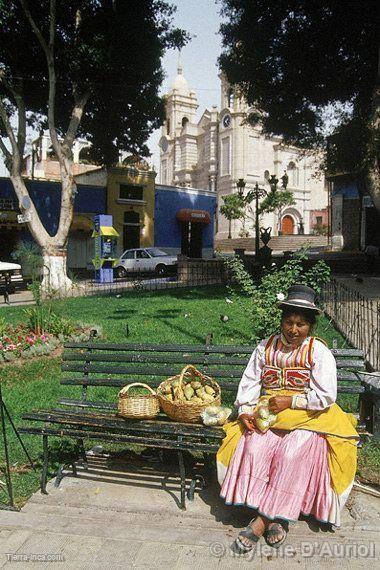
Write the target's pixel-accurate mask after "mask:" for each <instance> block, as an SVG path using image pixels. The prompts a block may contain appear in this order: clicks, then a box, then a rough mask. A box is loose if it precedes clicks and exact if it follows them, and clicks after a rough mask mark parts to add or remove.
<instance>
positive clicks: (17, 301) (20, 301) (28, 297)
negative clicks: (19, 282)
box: [0, 290, 34, 308]
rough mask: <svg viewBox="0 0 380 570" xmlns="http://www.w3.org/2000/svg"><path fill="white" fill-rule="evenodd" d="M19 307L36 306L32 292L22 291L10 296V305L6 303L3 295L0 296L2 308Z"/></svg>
mask: <svg viewBox="0 0 380 570" xmlns="http://www.w3.org/2000/svg"><path fill="white" fill-rule="evenodd" d="M17 305H34V300H33V295H32V293H31V291H27V290H22V291H16V293H12V295H10V296H9V305H7V304H6V303H4V297H3V296H2V295H1V296H0V308H1V307H4V308H6V307H15V306H17Z"/></svg>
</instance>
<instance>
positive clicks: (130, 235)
mask: <svg viewBox="0 0 380 570" xmlns="http://www.w3.org/2000/svg"><path fill="white" fill-rule="evenodd" d="M136 247H140V214H139V213H138V212H133V211H129V212H124V224H123V251H125V250H126V249H134V248H136Z"/></svg>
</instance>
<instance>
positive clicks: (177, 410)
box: [157, 364, 221, 424]
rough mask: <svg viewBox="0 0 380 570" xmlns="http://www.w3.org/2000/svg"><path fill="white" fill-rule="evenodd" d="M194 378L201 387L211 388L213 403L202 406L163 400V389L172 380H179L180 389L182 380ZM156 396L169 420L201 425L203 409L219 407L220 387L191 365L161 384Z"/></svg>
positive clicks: (187, 402) (188, 402)
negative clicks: (213, 395) (213, 394)
mask: <svg viewBox="0 0 380 570" xmlns="http://www.w3.org/2000/svg"><path fill="white" fill-rule="evenodd" d="M185 377H187V378H194V379H195V378H196V379H197V380H198V381H199V382H201V384H202V386H204V385H206V384H207V385H209V386H212V388H213V389H214V392H215V398H214V401H213V402H207V403H206V402H205V403H204V404H199V403H192V402H191V401H186V402H184V401H179V400H173V401H171V400H168V399H167V398H165V394H164V391H165V388H166V386H167V384H171V383H172V382H173V381H174V380H177V379H178V380H179V388H182V385H183V380H184V378H185ZM157 395H158V399H159V401H160V406H161V409H162V411H163V412H165V414H166V415H167V416H169V418H171V419H172V420H174V421H176V422H184V423H191V424H195V423H198V422H199V423H201V413H202V412H203V410H204V409H205V408H207V407H208V406H220V403H221V400H220V386H219V384H218V383H217V382H216V381H215V380H214V379H213V378H210V377H209V376H206V375H205V374H202V372H200V371H199V370H197V369H196V368H195V367H194V366H192V365H191V364H188V365H187V366H185V367H184V368H183V370H182V372H181V374H177V375H176V376H172V377H171V378H168V379H167V380H164V382H161V384H160V385H159V387H158V388H157Z"/></svg>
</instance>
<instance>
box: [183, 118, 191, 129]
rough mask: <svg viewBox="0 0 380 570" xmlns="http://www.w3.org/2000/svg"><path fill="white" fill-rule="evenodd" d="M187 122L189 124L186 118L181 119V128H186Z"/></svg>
mask: <svg viewBox="0 0 380 570" xmlns="http://www.w3.org/2000/svg"><path fill="white" fill-rule="evenodd" d="M188 122H189V119H188V118H187V117H183V118H182V127H186V125H187V123H188Z"/></svg>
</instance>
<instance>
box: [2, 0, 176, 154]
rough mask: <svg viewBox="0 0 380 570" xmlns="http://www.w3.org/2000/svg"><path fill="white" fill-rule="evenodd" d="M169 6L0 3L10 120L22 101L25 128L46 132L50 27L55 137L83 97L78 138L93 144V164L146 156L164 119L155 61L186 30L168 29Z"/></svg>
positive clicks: (97, 0) (78, 0)
mask: <svg viewBox="0 0 380 570" xmlns="http://www.w3.org/2000/svg"><path fill="white" fill-rule="evenodd" d="M174 9H175V8H174V7H173V6H171V5H170V4H168V3H166V2H164V1H161V0H139V2H125V1H121V0H72V1H70V2H66V1H63V0H57V1H55V0H40V1H39V2H33V3H28V2H27V0H19V1H16V0H13V1H9V2H6V3H0V22H1V28H0V71H1V77H2V81H1V82H0V97H1V99H3V100H6V109H7V113H8V115H10V114H11V113H12V112H13V113H16V111H17V107H18V103H19V104H20V103H21V102H22V106H23V107H24V108H25V110H26V112H27V113H28V116H29V123H30V124H31V125H33V126H34V127H35V128H37V129H39V128H40V127H45V128H46V127H47V123H46V116H47V103H48V91H49V81H51V80H52V77H51V76H50V77H49V73H48V68H47V61H46V53H44V49H43V47H42V46H41V42H40V39H41V38H39V34H40V35H41V36H42V38H43V39H44V41H45V42H46V44H47V47H48V46H49V35H50V31H51V26H53V27H54V29H55V33H54V55H53V59H54V61H53V63H54V80H55V92H54V111H55V125H56V128H57V131H58V134H60V135H61V136H62V137H64V136H66V135H67V133H68V128H69V123H70V119H71V118H72V115H73V109H74V107H75V104H76V103H77V102H78V101H80V100H85V102H86V103H85V104H86V111H85V113H83V116H82V117H81V120H80V121H78V122H77V124H76V125H75V126H76V135H82V136H84V137H86V138H87V139H88V140H89V141H90V142H91V143H92V155H93V158H94V160H95V159H96V160H97V161H100V162H103V163H106V164H111V163H113V162H115V161H117V158H118V151H119V150H125V151H132V152H136V153H139V154H141V155H147V154H148V149H147V147H146V145H145V142H146V140H147V138H148V136H149V135H150V133H151V132H152V131H153V130H154V129H156V128H157V127H158V126H159V125H160V123H161V121H162V119H163V112H164V105H163V101H162V99H161V97H159V95H158V89H159V87H160V85H161V82H162V79H163V75H164V72H163V69H162V67H161V58H162V56H163V54H164V52H165V50H166V49H168V48H170V47H175V46H177V47H179V46H181V45H182V44H183V43H184V42H185V41H186V33H185V32H184V31H183V30H179V29H176V28H173V27H172V23H171V22H172V14H173V12H174ZM28 12H29V14H30V16H31V17H32V18H33V20H34V22H35V23H36V25H37V27H38V31H37V30H36V29H33V26H32V25H31V22H30V21H28ZM0 123H3V121H0ZM71 126H72V127H74V125H71ZM1 127H2V129H1V130H2V134H3V135H4V132H5V131H4V124H2V125H1ZM21 139H22V137H21ZM22 142H23V141H22V140H20V143H21V144H22Z"/></svg>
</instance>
